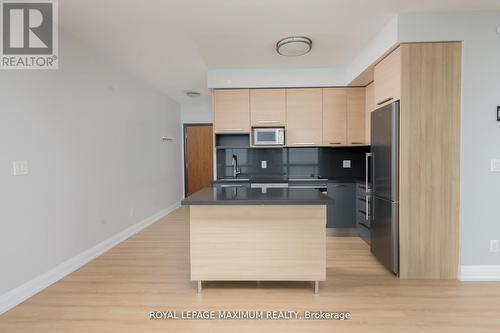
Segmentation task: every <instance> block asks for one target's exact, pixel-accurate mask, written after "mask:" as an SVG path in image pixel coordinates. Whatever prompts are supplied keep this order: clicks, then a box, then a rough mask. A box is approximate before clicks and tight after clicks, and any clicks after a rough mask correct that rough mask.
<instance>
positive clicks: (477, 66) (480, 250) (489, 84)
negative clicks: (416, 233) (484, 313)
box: [399, 11, 500, 265]
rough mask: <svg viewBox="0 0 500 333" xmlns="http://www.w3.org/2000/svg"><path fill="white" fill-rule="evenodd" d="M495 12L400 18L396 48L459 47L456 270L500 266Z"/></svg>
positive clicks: (499, 45)
mask: <svg viewBox="0 0 500 333" xmlns="http://www.w3.org/2000/svg"><path fill="white" fill-rule="evenodd" d="M498 25H500V11H497V12H471V13H448V14H447V13H441V14H438V13H436V14H401V15H400V16H399V40H400V42H416V41H443V40H444V41H446V40H460V41H463V44H462V47H463V50H462V53H463V60H462V61H463V62H462V170H461V171H462V175H461V186H462V190H461V218H462V221H461V223H462V225H461V260H460V261H461V264H462V265H500V253H498V252H497V253H490V252H489V246H490V240H491V239H500V216H499V205H498V200H499V198H500V173H492V172H490V160H491V159H493V158H497V159H500V123H499V122H497V121H496V107H497V105H500V35H499V34H497V33H496V27H497V26H498Z"/></svg>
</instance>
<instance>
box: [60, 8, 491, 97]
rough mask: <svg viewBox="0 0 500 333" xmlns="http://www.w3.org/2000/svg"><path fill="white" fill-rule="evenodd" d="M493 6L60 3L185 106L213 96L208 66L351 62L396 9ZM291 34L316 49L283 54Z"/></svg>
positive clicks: (84, 36) (66, 21) (129, 66)
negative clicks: (277, 47)
mask: <svg viewBox="0 0 500 333" xmlns="http://www.w3.org/2000/svg"><path fill="white" fill-rule="evenodd" d="M493 9H500V1H498V0H475V1H471V0H440V1H437V0H349V1H348V0H62V1H59V11H60V15H59V16H60V24H61V26H62V27H63V29H65V30H67V31H69V32H71V33H72V34H74V35H76V36H78V37H79V38H80V39H81V40H83V41H84V42H85V43H86V44H88V45H89V46H91V47H93V48H95V49H97V50H98V51H99V52H101V53H103V54H104V55H106V56H108V57H109V58H110V59H112V60H113V62H115V63H116V64H118V66H121V67H123V68H125V69H126V70H127V71H129V72H130V73H131V74H133V75H135V76H136V77H138V78H140V79H142V80H144V81H146V82H147V83H149V84H151V85H153V86H155V87H157V88H158V89H159V90H161V91H162V92H164V93H165V94H167V95H168V96H170V97H171V98H173V99H174V100H176V101H177V102H179V103H206V102H208V101H209V100H210V96H209V91H208V89H207V82H206V81H207V78H206V77H207V70H209V69H216V68H239V69H244V68H262V69H265V68H325V67H340V66H345V65H347V64H348V63H349V61H350V60H352V58H353V57H354V56H355V55H356V54H357V53H358V52H359V51H360V50H361V49H362V47H363V45H365V44H366V43H367V42H368V41H369V40H370V39H371V38H373V37H374V35H375V34H376V33H377V32H378V31H379V30H380V29H381V28H382V27H383V26H384V25H385V24H386V23H387V22H388V21H389V20H390V19H391V18H392V17H393V16H394V15H395V14H396V13H400V12H413V11H451V10H493ZM290 35H305V36H308V37H310V38H312V40H313V50H312V51H311V52H310V53H309V54H307V55H306V56H303V57H298V58H287V57H281V56H278V55H277V54H276V52H275V51H274V44H275V43H276V41H277V40H278V39H280V38H282V37H286V36H290ZM186 90H196V91H200V92H201V93H202V96H201V97H200V98H198V99H196V100H193V99H191V98H189V97H187V96H185V94H184V91H186Z"/></svg>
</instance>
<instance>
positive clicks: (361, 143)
mask: <svg viewBox="0 0 500 333" xmlns="http://www.w3.org/2000/svg"><path fill="white" fill-rule="evenodd" d="M363 144H365V143H364V142H351V145H363Z"/></svg>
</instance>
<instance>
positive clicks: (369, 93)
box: [365, 82, 376, 144]
mask: <svg viewBox="0 0 500 333" xmlns="http://www.w3.org/2000/svg"><path fill="white" fill-rule="evenodd" d="M373 88H374V84H373V82H372V83H370V84H369V85H367V86H366V87H365V141H366V143H367V144H370V137H371V113H372V112H373V111H374V110H375V109H376V108H375V96H374V95H373V93H374V90H373Z"/></svg>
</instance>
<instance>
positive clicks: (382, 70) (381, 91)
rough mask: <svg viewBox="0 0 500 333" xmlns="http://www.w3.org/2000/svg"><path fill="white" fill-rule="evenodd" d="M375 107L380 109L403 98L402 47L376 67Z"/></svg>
mask: <svg viewBox="0 0 500 333" xmlns="http://www.w3.org/2000/svg"><path fill="white" fill-rule="evenodd" d="M373 76H374V79H375V83H374V84H375V86H374V96H375V106H376V107H380V106H383V105H386V104H389V103H392V102H394V101H397V100H398V99H400V97H401V47H398V48H397V49H395V50H394V51H392V52H391V53H390V54H389V55H388V56H387V57H385V58H384V59H383V60H382V61H381V62H379V63H378V64H377V65H375V71H374V74H373Z"/></svg>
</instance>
